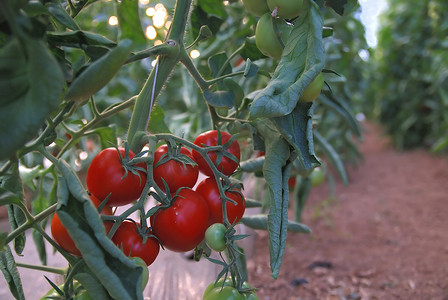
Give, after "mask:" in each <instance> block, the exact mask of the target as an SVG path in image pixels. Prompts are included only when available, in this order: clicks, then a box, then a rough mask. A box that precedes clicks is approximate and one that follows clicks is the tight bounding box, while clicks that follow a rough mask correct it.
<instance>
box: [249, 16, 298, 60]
mask: <svg viewBox="0 0 448 300" xmlns="http://www.w3.org/2000/svg"><path fill="white" fill-rule="evenodd" d="M274 22H275V23H276V24H277V28H278V32H279V35H277V33H276V31H275V29H274ZM291 28H292V27H291V26H289V25H287V24H286V22H284V21H283V20H281V19H278V18H273V17H272V16H271V14H269V13H266V14H264V15H263V16H261V18H260V19H259V20H258V23H257V28H256V29H255V44H256V45H257V47H258V49H259V50H260V51H261V53H263V54H264V55H266V56H269V57H272V58H276V59H280V58H281V56H282V53H283V46H282V43H281V42H280V39H281V40H282V41H283V44H286V41H287V39H288V37H289V34H290V33H291Z"/></svg>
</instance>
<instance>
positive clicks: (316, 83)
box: [300, 73, 324, 102]
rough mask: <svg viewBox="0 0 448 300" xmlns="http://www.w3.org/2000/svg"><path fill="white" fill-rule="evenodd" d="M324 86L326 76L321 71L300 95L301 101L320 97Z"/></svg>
mask: <svg viewBox="0 0 448 300" xmlns="http://www.w3.org/2000/svg"><path fill="white" fill-rule="evenodd" d="M323 87H324V77H323V76H322V73H319V75H317V77H316V78H315V79H314V80H313V81H312V82H311V83H310V85H309V86H308V87H307V88H306V89H305V91H304V92H303V94H302V96H301V97H300V100H301V101H305V102H311V101H313V100H315V99H316V98H317V97H319V95H320V92H321V91H322V88H323Z"/></svg>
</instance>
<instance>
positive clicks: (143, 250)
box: [112, 220, 160, 266]
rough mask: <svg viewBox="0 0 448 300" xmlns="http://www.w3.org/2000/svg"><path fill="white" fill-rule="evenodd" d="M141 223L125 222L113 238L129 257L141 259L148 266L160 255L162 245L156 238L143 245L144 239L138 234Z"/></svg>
mask: <svg viewBox="0 0 448 300" xmlns="http://www.w3.org/2000/svg"><path fill="white" fill-rule="evenodd" d="M138 226H140V224H139V223H134V222H132V221H129V220H125V221H123V223H121V224H120V226H119V227H118V229H117V231H116V232H115V233H114V236H113V237H112V242H114V244H115V245H117V247H119V248H120V249H122V250H123V253H124V254H125V255H127V256H133V257H140V258H141V259H143V260H144V261H145V263H146V265H147V266H149V265H150V264H152V263H153V262H154V260H155V259H156V257H157V255H158V254H159V250H160V245H159V242H158V241H157V239H156V238H154V237H149V238H147V239H146V243H145V244H143V237H142V236H141V235H140V233H139V232H138Z"/></svg>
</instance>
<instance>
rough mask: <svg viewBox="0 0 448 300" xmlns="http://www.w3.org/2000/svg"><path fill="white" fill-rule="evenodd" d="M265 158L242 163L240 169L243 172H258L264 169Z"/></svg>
mask: <svg viewBox="0 0 448 300" xmlns="http://www.w3.org/2000/svg"><path fill="white" fill-rule="evenodd" d="M264 159H265V158H264V157H257V158H253V159H250V160H246V161H242V162H241V163H240V169H241V171H243V172H249V173H253V172H257V171H261V170H262V169H263V164H264Z"/></svg>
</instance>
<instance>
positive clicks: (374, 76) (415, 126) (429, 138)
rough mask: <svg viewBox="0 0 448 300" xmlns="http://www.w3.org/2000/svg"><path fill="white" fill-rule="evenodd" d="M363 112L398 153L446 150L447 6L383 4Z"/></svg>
mask: <svg viewBox="0 0 448 300" xmlns="http://www.w3.org/2000/svg"><path fill="white" fill-rule="evenodd" d="M380 24H381V27H382V29H381V30H380V32H379V36H378V46H377V47H376V49H375V51H374V55H373V59H372V60H371V72H370V77H369V79H368V83H369V85H368V89H367V91H368V93H367V94H366V95H367V99H368V101H366V109H365V111H368V112H369V113H370V114H369V116H370V117H372V118H375V119H378V120H379V121H380V122H381V124H382V125H383V126H384V128H385V130H386V132H387V133H388V134H389V135H390V136H391V137H392V139H393V141H394V142H395V144H396V146H397V147H398V148H399V149H407V148H413V147H431V148H432V150H433V151H436V152H437V151H442V150H443V149H446V148H447V147H448V130H447V129H448V38H447V37H448V2H447V1H446V0H430V1H419V0H410V1H407V0H406V1H404V0H397V1H389V9H388V10H387V11H385V13H384V14H383V15H382V17H381V20H380Z"/></svg>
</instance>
